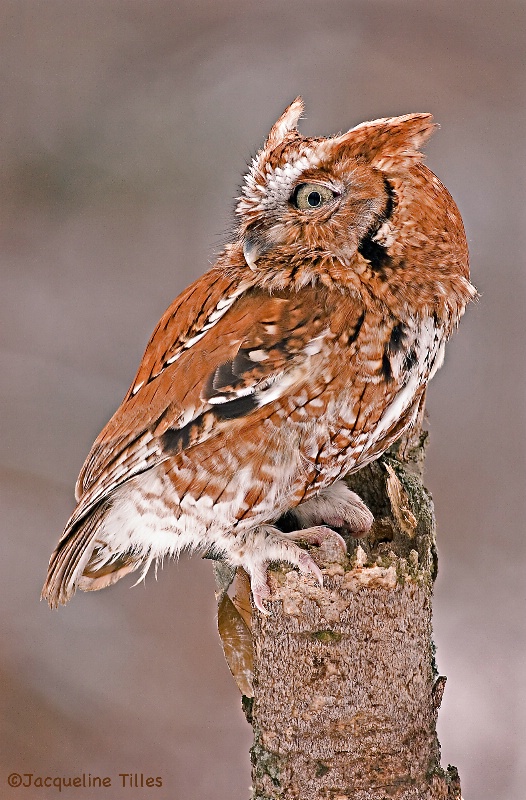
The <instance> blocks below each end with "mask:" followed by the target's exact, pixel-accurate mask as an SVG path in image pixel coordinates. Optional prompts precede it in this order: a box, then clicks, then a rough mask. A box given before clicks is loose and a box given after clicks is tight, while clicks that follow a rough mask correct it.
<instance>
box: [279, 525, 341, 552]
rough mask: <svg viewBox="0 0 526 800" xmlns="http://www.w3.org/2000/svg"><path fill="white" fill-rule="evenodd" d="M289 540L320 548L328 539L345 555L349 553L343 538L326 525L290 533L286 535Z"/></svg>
mask: <svg viewBox="0 0 526 800" xmlns="http://www.w3.org/2000/svg"><path fill="white" fill-rule="evenodd" d="M283 536H286V537H287V539H292V541H293V542H305V543H306V544H308V545H315V546H317V547H319V546H320V545H322V544H323V542H325V541H326V540H327V539H330V540H332V541H333V542H334V543H335V544H336V545H337V546H338V547H339V548H340V549H341V550H342V552H343V554H344V555H345V554H346V553H347V544H346V542H345V539H344V538H343V536H340V534H339V533H337V532H336V531H333V530H332V528H328V527H327V526H326V525H316V526H315V527H313V528H305V529H304V530H299V531H289V532H288V533H284V534H283Z"/></svg>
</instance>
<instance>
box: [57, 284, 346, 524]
mask: <svg viewBox="0 0 526 800" xmlns="http://www.w3.org/2000/svg"><path fill="white" fill-rule="evenodd" d="M216 277H217V276H216ZM202 281H203V285H202V286H200V287H198V289H199V291H197V290H194V292H193V293H192V294H191V295H190V296H189V295H188V293H187V294H186V297H187V300H186V301H184V300H183V301H181V300H178V301H176V303H175V304H174V306H172V308H171V309H169V310H168V312H167V313H166V314H165V316H164V317H163V319H162V320H161V323H160V324H159V326H158V328H157V331H156V333H155V334H154V336H153V337H152V339H151V340H150V343H149V345H148V347H147V350H146V353H145V355H144V358H143V361H142V364H141V367H140V368H139V371H138V373H137V378H136V381H135V382H134V384H133V385H132V387H131V389H130V391H129V392H128V394H127V396H126V398H125V400H124V402H123V404H122V405H121V407H120V408H119V409H118V411H117V412H116V414H115V415H114V417H113V418H112V419H111V420H110V422H109V423H108V425H107V426H106V428H105V429H104V430H103V431H102V433H101V435H100V436H99V438H98V439H97V441H96V442H95V444H94V446H93V448H92V451H91V453H90V455H89V456H88V459H87V461H86V463H85V465H84V468H83V471H82V473H81V476H80V478H79V487H80V491H81V493H82V496H81V498H80V502H79V506H78V507H77V510H76V512H75V514H74V515H73V517H72V519H71V520H70V526H71V525H74V524H75V523H76V522H77V521H78V520H79V519H80V518H81V517H84V516H85V514H86V513H87V512H88V511H89V509H90V508H91V507H93V506H94V505H96V504H98V503H99V502H100V501H101V500H103V499H104V498H106V497H107V496H108V495H109V494H110V493H111V492H112V491H113V490H114V489H115V488H116V487H117V486H119V485H121V484H122V483H124V482H125V481H126V480H129V479H130V478H131V477H133V476H134V475H137V474H139V473H141V472H144V471H146V470H148V469H151V468H152V467H154V466H155V465H156V464H159V463H160V462H161V461H164V460H166V459H167V458H170V457H172V456H174V455H176V454H177V453H180V452H182V451H183V450H188V449H189V448H191V447H192V446H194V445H195V444H197V443H198V442H202V441H203V440H205V439H207V438H210V437H212V436H214V435H215V433H217V432H218V431H219V430H224V427H225V426H227V425H232V424H235V423H234V422H233V421H234V420H239V421H240V423H241V425H243V423H244V422H248V421H249V420H250V418H251V415H254V412H256V411H257V409H258V408H261V406H263V405H265V404H267V403H270V402H272V401H274V400H276V399H278V398H279V397H281V396H283V394H285V393H286V392H288V391H290V389H291V387H293V386H294V385H295V384H297V383H298V382H299V381H301V380H304V379H305V378H306V376H307V374H308V370H309V364H310V360H311V358H312V356H314V355H316V353H318V352H319V350H320V349H321V347H322V346H323V342H324V341H325V340H326V339H327V338H328V337H331V336H332V335H333V334H332V332H331V330H330V319H331V308H330V303H329V302H328V299H327V290H325V289H323V288H315V287H312V286H309V287H305V288H304V289H301V290H300V291H298V292H293V293H290V292H274V293H273V294H269V293H268V292H266V291H265V290H262V289H256V288H251V287H248V288H243V289H242V290H241V291H240V287H239V286H237V287H236V289H235V290H233V291H231V292H230V295H228V292H227V293H226V295H225V292H224V291H221V292H219V297H220V298H222V299H219V300H218V299H217V295H218V289H217V287H216V286H215V284H214V281H213V280H212V281H211V280H210V273H208V274H207V276H204V278H203V279H202ZM198 283H199V282H198ZM230 288H232V287H230ZM199 293H200V294H201V296H203V293H204V294H205V295H206V297H207V300H206V311H205V312H204V313H202V314H201V326H200V327H197V326H196V324H195V319H196V314H195V307H194V309H189V307H188V306H189V305H191V304H192V300H193V302H194V303H198V297H199ZM233 294H235V295H236V296H235V297H234V299H233V300H232V301H231V302H230V301H229V305H228V306H226V308H225V306H222V305H221V304H222V303H225V304H226V298H227V297H232V295H233ZM220 305H221V307H220V308H219V306H220ZM223 308H225V311H224V312H223V313H222V314H221V316H219V312H220V311H223ZM359 312H360V309H357V316H359ZM214 315H215V316H214ZM181 319H184V320H185V325H184V328H183V330H182V326H181ZM187 319H190V320H191V325H192V327H191V329H190V331H189V330H188V325H187V324H186V320H187ZM211 321H212V323H213V324H211ZM349 322H350V321H349ZM189 334H190V335H189ZM174 343H176V344H174ZM175 352H176V353H177V354H178V355H177V358H174V357H173V354H174V353H175Z"/></svg>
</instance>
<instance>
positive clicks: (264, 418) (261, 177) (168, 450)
mask: <svg viewBox="0 0 526 800" xmlns="http://www.w3.org/2000/svg"><path fill="white" fill-rule="evenodd" d="M302 110H303V103H302V101H301V98H297V99H296V100H295V101H294V102H293V103H292V104H291V105H290V106H289V107H288V108H287V110H286V111H285V112H284V114H283V115H282V116H281V117H280V119H279V120H278V121H277V122H276V124H275V125H274V126H273V127H272V129H271V131H270V134H269V136H268V138H267V141H266V143H265V145H264V147H263V149H262V150H261V151H260V152H259V153H258V154H257V155H256V157H255V158H254V160H253V162H252V165H251V168H250V170H249V172H248V174H247V175H246V177H245V181H244V185H243V190H242V197H241V198H240V200H239V203H238V206H237V209H236V212H237V215H238V225H237V227H236V230H235V231H234V235H233V239H232V243H231V244H229V245H228V246H227V247H226V248H225V250H224V252H223V253H222V254H221V255H220V257H219V259H218V260H217V263H216V264H215V266H214V267H213V268H212V269H211V270H210V271H209V272H207V273H206V274H205V275H203V277H202V278H200V279H199V280H198V281H196V282H195V283H194V284H193V285H192V286H190V287H189V288H188V289H187V290H186V291H185V292H183V294H182V295H181V296H180V297H178V298H177V299H176V300H175V302H174V303H173V304H172V305H171V306H170V308H169V309H168V311H167V312H166V313H165V315H164V316H163V317H162V319H161V321H160V322H159V324H158V326H157V329H156V331H155V333H154V334H153V336H152V338H151V340H150V343H149V344H148V347H147V349H146V353H145V354H144V358H143V360H142V363H141V366H140V367H139V371H138V373H137V376H136V378H135V380H134V381H133V383H132V385H131V388H130V389H129V391H128V393H127V395H126V397H125V399H124V401H123V403H122V405H121V406H120V408H119V409H118V410H117V412H116V413H115V415H114V416H113V418H112V419H111V420H110V422H109V423H108V424H107V425H106V427H105V428H104V430H103V431H102V433H101V434H100V436H99V437H98V439H97V440H96V442H95V444H94V445H93V448H92V450H91V453H90V454H89V456H88V458H87V460H86V463H85V464H84V467H83V469H82V471H81V474H80V477H79V479H78V483H77V499H78V506H77V508H76V510H75V512H74V513H73V515H72V517H71V519H70V520H69V522H68V524H67V526H66V529H65V531H64V534H63V536H62V539H61V540H60V542H59V544H58V546H57V548H56V550H55V552H54V553H53V555H52V557H51V561H50V566H49V574H48V577H47V581H46V584H45V586H44V590H43V596H44V597H46V598H47V600H48V601H49V603H50V605H51V606H56V605H58V604H59V603H65V602H66V601H67V600H68V599H69V598H70V597H71V595H72V594H73V593H74V591H75V589H76V588H77V587H79V588H80V589H83V590H93V589H102V588H104V587H105V586H109V585H110V584H112V583H114V582H115V581H117V580H119V578H122V577H123V576H124V575H126V574H127V573H129V572H132V571H133V570H136V569H138V568H142V574H143V575H144V574H145V573H146V571H147V570H148V567H149V566H150V564H151V562H152V561H153V560H156V559H162V558H164V557H165V556H175V555H177V554H178V553H179V552H180V551H181V550H182V549H183V548H189V549H197V548H199V549H201V550H203V551H204V550H209V549H211V548H212V549H213V550H214V551H215V552H217V553H220V554H222V555H223V557H224V558H225V559H227V560H228V561H229V562H230V563H231V564H233V565H241V566H243V567H244V568H245V570H246V571H247V572H248V574H249V575H250V580H251V587H252V593H253V598H254V603H255V605H256V606H257V607H258V608H259V609H260V610H261V611H263V612H264V611H265V607H264V605H263V601H264V599H266V598H268V596H269V589H268V586H267V566H268V564H269V562H270V561H279V560H283V561H287V562H289V563H291V564H293V565H295V566H297V567H298V568H299V570H300V571H301V572H303V573H311V574H312V575H313V576H314V577H315V578H316V579H318V580H319V581H320V582H321V580H322V576H321V572H320V570H319V568H318V567H317V565H316V564H315V562H314V561H313V559H312V558H311V557H310V555H309V554H308V552H307V551H306V550H304V549H301V547H299V546H298V544H296V543H295V542H296V541H297V540H302V541H306V542H310V543H314V544H315V543H320V542H321V540H322V539H323V538H324V536H327V535H329V533H330V535H333V536H334V535H337V534H335V533H334V532H333V531H329V529H328V528H327V527H324V526H325V525H328V526H330V525H332V526H334V527H338V526H346V527H347V529H348V530H350V531H351V532H352V533H354V534H355V535H362V534H364V533H365V532H366V531H367V530H368V529H369V528H370V526H371V524H372V515H371V513H370V512H369V510H368V509H367V507H366V506H365V505H364V503H363V502H362V501H361V500H360V498H359V497H358V496H357V495H356V494H354V493H353V492H351V491H350V490H349V489H348V488H347V487H346V485H345V484H344V483H343V482H342V481H341V478H342V477H343V476H345V475H346V474H347V473H349V472H353V471H355V470H358V469H360V468H361V467H363V466H364V465H365V464H367V463H369V462H370V461H372V460H373V459H376V458H378V456H379V455H381V453H383V452H384V451H385V450H386V449H387V448H388V447H389V446H390V445H391V444H392V443H393V442H394V441H395V440H396V439H398V438H399V437H400V436H401V435H402V434H403V433H404V432H405V431H406V430H407V429H408V428H409V426H411V424H412V423H413V422H414V420H415V417H416V415H417V412H418V408H419V404H420V403H421V401H422V398H423V395H424V392H425V388H426V385H427V382H428V381H429V379H430V378H432V377H433V375H434V373H435V372H436V370H437V369H438V367H439V366H440V365H441V363H442V360H443V354H444V345H445V342H446V340H447V339H448V337H449V335H450V334H451V331H452V329H453V328H454V326H455V325H456V324H457V323H458V321H459V318H460V317H461V315H462V313H463V312H464V308H465V306H466V303H467V302H468V301H469V300H470V299H471V298H473V297H474V294H475V290H474V289H473V287H472V286H471V284H470V282H469V271H468V255H467V247H466V239H465V235H464V229H463V225H462V220H461V217H460V215H459V212H458V210H457V207H456V206H455V203H454V202H453V200H452V198H451V196H450V195H449V193H448V191H447V190H446V189H445V187H444V186H443V185H442V184H441V183H440V181H439V180H438V178H436V177H435V175H433V173H432V172H430V170H429V169H427V168H426V167H425V166H423V164H422V163H421V162H422V155H421V153H420V152H419V147H420V146H421V145H422V144H423V142H425V140H426V139H427V138H428V137H429V136H430V135H431V133H432V132H433V129H434V125H433V124H432V122H431V116H430V115H429V114H408V115H407V116H403V117H394V118H392V119H379V120H375V121H373V122H365V123H363V124H361V125H358V126H357V127H355V128H352V129H351V130H350V131H348V132H347V133H344V134H341V135H337V136H334V137H332V138H308V137H304V136H301V135H300V134H299V133H298V130H297V127H296V125H297V122H298V119H299V118H300V116H301V113H302ZM287 512H288V514H289V519H290V517H291V516H292V518H293V519H294V526H295V527H296V528H297V530H295V531H292V532H289V533H284V532H282V531H281V530H279V528H278V527H277V526H276V524H275V523H276V522H277V520H279V518H280V517H281V516H282V515H283V514H285V513H287ZM341 543H342V546H345V545H344V543H343V540H342V542H341Z"/></svg>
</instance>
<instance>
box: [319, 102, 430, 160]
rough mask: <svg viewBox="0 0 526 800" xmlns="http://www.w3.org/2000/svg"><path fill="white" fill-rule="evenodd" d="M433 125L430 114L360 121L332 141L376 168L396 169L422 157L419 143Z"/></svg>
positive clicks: (427, 134) (428, 133)
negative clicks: (359, 123)
mask: <svg viewBox="0 0 526 800" xmlns="http://www.w3.org/2000/svg"><path fill="white" fill-rule="evenodd" d="M437 127H438V125H435V124H434V123H433V116H432V115H431V114H406V115H405V116H403V117H388V118H385V119H375V120H372V121H371V122H362V123H361V125H357V126H356V127H355V128H351V130H350V131H347V133H344V134H342V135H341V136H338V137H336V138H335V139H334V140H333V142H334V144H335V145H336V146H338V147H342V146H343V147H349V148H350V149H352V152H353V155H355V157H356V158H360V159H363V160H365V161H367V162H369V163H370V164H372V166H374V167H376V168H377V169H381V170H384V171H385V172H397V171H398V170H399V169H404V168H406V167H407V166H409V165H410V164H411V163H414V162H415V161H421V160H422V158H423V154H422V153H421V152H420V147H421V146H422V145H423V144H424V142H425V141H426V140H427V139H429V137H430V136H431V134H432V133H433V132H434V131H435V130H436V128H437Z"/></svg>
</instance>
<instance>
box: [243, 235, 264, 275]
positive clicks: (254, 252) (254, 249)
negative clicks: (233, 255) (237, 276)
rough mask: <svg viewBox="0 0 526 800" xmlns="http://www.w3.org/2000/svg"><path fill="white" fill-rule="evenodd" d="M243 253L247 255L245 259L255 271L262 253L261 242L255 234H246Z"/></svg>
mask: <svg viewBox="0 0 526 800" xmlns="http://www.w3.org/2000/svg"><path fill="white" fill-rule="evenodd" d="M243 255H244V256H245V261H246V262H247V264H248V266H249V267H250V269H251V270H252V272H254V271H255V270H256V263H257V260H258V258H259V257H260V255H261V249H260V246H259V242H258V240H257V239H256V237H255V236H250V234H247V235H246V236H245V241H244V242H243Z"/></svg>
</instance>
